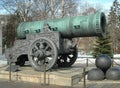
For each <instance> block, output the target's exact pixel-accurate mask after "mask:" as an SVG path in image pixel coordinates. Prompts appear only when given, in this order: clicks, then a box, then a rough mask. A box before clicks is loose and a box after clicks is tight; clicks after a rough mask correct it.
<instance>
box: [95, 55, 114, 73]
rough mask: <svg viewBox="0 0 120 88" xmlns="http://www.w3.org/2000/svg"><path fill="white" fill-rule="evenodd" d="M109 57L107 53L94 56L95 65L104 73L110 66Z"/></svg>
mask: <svg viewBox="0 0 120 88" xmlns="http://www.w3.org/2000/svg"><path fill="white" fill-rule="evenodd" d="M111 63H112V62H111V58H110V56H108V55H107V54H102V55H100V56H98V57H97V58H96V62H95V64H96V67H98V68H100V69H101V70H102V71H103V72H104V73H105V72H106V71H107V70H108V69H109V68H110V67H111Z"/></svg>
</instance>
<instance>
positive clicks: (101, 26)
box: [17, 12, 106, 38]
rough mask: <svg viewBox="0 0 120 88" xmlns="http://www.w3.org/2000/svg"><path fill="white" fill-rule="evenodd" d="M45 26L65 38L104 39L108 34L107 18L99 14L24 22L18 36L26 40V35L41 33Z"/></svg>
mask: <svg viewBox="0 0 120 88" xmlns="http://www.w3.org/2000/svg"><path fill="white" fill-rule="evenodd" d="M45 24H48V25H49V26H50V30H51V31H58V32H60V34H61V35H62V37H63V38H75V37H93V36H99V37H104V36H105V33H106V17H105V14H104V13H102V12H101V13H100V12H99V13H96V14H92V15H88V16H75V17H67V18H59V19H54V20H42V21H34V22H22V23H20V24H19V26H18V29H17V35H18V37H19V38H26V34H33V33H40V32H42V31H43V30H44V25H45Z"/></svg>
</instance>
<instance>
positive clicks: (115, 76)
mask: <svg viewBox="0 0 120 88" xmlns="http://www.w3.org/2000/svg"><path fill="white" fill-rule="evenodd" d="M106 79H109V80H120V67H112V68H110V69H108V71H107V72H106Z"/></svg>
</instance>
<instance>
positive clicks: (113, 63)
mask: <svg viewBox="0 0 120 88" xmlns="http://www.w3.org/2000/svg"><path fill="white" fill-rule="evenodd" d="M113 66H114V59H112V67H113Z"/></svg>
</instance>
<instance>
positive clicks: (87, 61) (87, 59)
mask: <svg viewBox="0 0 120 88" xmlns="http://www.w3.org/2000/svg"><path fill="white" fill-rule="evenodd" d="M86 67H88V58H87V59H86Z"/></svg>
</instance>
